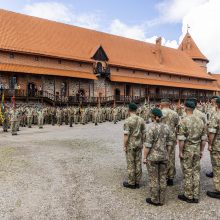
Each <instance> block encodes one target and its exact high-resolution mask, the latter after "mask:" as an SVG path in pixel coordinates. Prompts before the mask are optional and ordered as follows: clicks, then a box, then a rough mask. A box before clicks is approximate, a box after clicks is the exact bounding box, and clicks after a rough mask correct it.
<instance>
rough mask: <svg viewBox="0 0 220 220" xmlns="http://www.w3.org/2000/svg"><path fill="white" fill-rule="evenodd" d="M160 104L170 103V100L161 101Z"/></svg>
mask: <svg viewBox="0 0 220 220" xmlns="http://www.w3.org/2000/svg"><path fill="white" fill-rule="evenodd" d="M160 103H170V100H169V99H161V101H160Z"/></svg>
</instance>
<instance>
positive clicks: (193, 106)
mask: <svg viewBox="0 0 220 220" xmlns="http://www.w3.org/2000/svg"><path fill="white" fill-rule="evenodd" d="M185 106H186V107H187V108H191V109H195V107H196V105H195V102H193V101H190V100H186V102H185Z"/></svg>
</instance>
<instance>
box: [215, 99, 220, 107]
mask: <svg viewBox="0 0 220 220" xmlns="http://www.w3.org/2000/svg"><path fill="white" fill-rule="evenodd" d="M216 103H217V104H218V105H220V98H219V97H218V98H217V99H216Z"/></svg>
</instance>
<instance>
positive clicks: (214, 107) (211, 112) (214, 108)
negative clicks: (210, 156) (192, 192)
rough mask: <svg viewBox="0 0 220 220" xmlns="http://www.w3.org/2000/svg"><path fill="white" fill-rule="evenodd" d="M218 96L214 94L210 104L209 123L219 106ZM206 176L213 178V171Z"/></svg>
mask: <svg viewBox="0 0 220 220" xmlns="http://www.w3.org/2000/svg"><path fill="white" fill-rule="evenodd" d="M217 98H218V96H213V97H212V98H211V106H209V109H208V112H207V117H208V124H209V122H210V121H211V119H212V117H213V116H214V115H215V113H216V110H217V106H216V99H217ZM206 176H207V177H209V178H213V172H208V173H206Z"/></svg>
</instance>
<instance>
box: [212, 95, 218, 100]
mask: <svg viewBox="0 0 220 220" xmlns="http://www.w3.org/2000/svg"><path fill="white" fill-rule="evenodd" d="M217 98H219V96H217V95H213V96H212V98H211V99H217Z"/></svg>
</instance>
